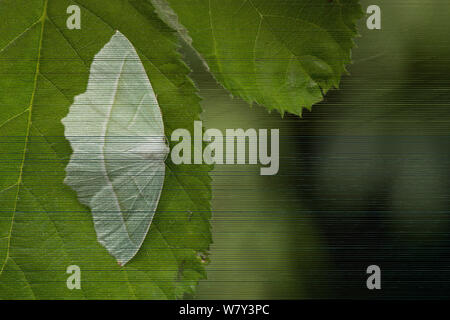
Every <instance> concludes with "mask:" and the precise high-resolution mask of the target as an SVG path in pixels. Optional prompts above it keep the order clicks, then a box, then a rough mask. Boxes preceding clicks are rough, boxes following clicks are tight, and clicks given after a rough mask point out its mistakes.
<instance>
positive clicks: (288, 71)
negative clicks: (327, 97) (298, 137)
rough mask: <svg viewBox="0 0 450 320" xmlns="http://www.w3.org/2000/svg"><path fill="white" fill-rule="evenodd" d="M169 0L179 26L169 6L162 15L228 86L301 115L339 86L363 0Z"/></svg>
mask: <svg viewBox="0 0 450 320" xmlns="http://www.w3.org/2000/svg"><path fill="white" fill-rule="evenodd" d="M151 1H152V2H154V3H155V5H157V6H158V7H161V5H160V3H161V0H151ZM167 1H168V3H169V4H170V6H171V8H172V9H173V11H174V12H175V13H176V14H177V15H178V21H176V19H174V17H173V14H172V15H170V14H169V13H168V9H167V7H164V8H160V9H159V10H158V13H159V14H160V15H161V16H163V19H164V20H165V21H167V22H168V23H171V24H172V27H174V28H176V29H177V30H183V29H182V28H181V27H180V26H179V24H181V25H182V26H183V27H185V28H186V29H187V30H188V31H189V36H190V38H192V45H193V47H194V48H195V49H196V50H197V51H198V52H199V53H200V55H201V56H202V57H203V58H204V59H205V60H206V62H207V64H208V66H209V68H210V69H211V71H212V73H213V74H214V76H215V77H216V79H217V80H218V81H219V82H220V83H221V84H222V85H223V86H224V87H225V88H227V89H228V90H229V91H230V92H231V93H232V94H233V95H238V96H240V97H242V98H243V99H244V100H246V101H247V102H249V103H253V102H257V103H259V104H261V105H264V106H266V107H267V108H268V109H269V110H273V109H275V110H278V111H279V112H280V113H281V114H284V112H285V111H287V112H290V113H294V114H298V115H301V113H302V109H303V108H306V109H311V106H312V105H313V104H315V103H317V102H319V101H321V100H322V99H323V95H324V94H325V93H326V92H327V91H328V90H329V89H331V88H333V87H335V88H337V87H338V85H339V81H340V77H341V75H342V73H344V72H345V66H346V65H347V64H348V63H350V61H351V60H350V52H351V48H352V47H353V45H354V43H353V40H352V39H353V37H355V36H356V34H357V32H356V27H355V22H356V20H357V19H358V18H360V17H361V16H362V11H361V8H360V6H359V4H358V0H333V1H329V0H296V1H286V0H227V1H223V0H167ZM184 38H185V39H186V37H185V36H184Z"/></svg>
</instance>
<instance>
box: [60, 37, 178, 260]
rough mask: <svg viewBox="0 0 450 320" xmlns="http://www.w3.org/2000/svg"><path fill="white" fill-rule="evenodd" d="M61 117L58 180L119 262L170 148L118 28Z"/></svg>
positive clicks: (130, 247) (132, 249) (137, 242)
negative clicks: (65, 143) (65, 146)
mask: <svg viewBox="0 0 450 320" xmlns="http://www.w3.org/2000/svg"><path fill="white" fill-rule="evenodd" d="M62 122H63V124H64V126H65V136H66V138H67V139H68V140H69V142H70V145H71V147H72V149H73V154H72V156H71V159H70V162H69V164H68V165H67V168H66V173H67V175H66V179H65V180H64V182H65V183H66V184H67V185H69V186H70V187H72V188H73V189H74V190H75V191H76V192H77V194H78V198H79V200H80V202H81V203H83V204H85V205H87V206H88V207H89V208H90V209H91V212H92V216H93V220H94V227H95V231H96V233H97V239H98V241H99V242H100V243H101V244H102V245H103V246H104V247H105V248H106V249H107V250H108V251H109V253H110V254H111V255H113V256H114V257H115V258H116V260H117V262H118V263H119V264H120V265H122V266H123V265H125V264H126V263H127V262H128V261H130V259H131V258H133V257H134V256H135V254H136V253H137V252H138V250H139V248H140V247H141V245H142V243H143V241H144V239H145V236H146V235H147V232H148V230H149V227H150V224H151V222H152V219H153V216H154V214H155V211H156V208H157V205H158V201H159V197H160V194H161V190H162V187H163V183H164V175H165V164H164V160H165V159H166V157H167V155H168V153H169V148H168V146H167V143H166V138H165V136H164V125H163V121H162V115H161V110H160V108H159V105H158V101H157V99H156V96H155V93H154V91H153V88H152V85H151V84H150V81H149V79H148V77H147V74H146V72H145V70H144V66H143V65H142V62H141V60H140V59H139V56H138V55H137V53H136V50H135V49H134V47H133V45H132V44H131V43H130V41H128V39H127V38H126V37H125V36H124V35H123V34H121V33H120V32H119V31H117V32H116V33H115V34H114V35H113V36H112V38H111V40H110V41H109V42H108V43H107V44H106V45H105V46H104V47H103V48H102V49H101V50H100V52H99V53H98V54H97V55H96V56H95V57H94V60H93V62H92V65H91V69H90V75H89V81H88V85H87V90H86V92H85V93H83V94H80V95H78V96H76V97H75V100H74V103H73V104H72V105H71V106H70V109H69V113H68V115H67V117H65V118H64V119H63V120H62Z"/></svg>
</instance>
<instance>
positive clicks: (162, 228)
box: [0, 0, 211, 299]
mask: <svg viewBox="0 0 450 320" xmlns="http://www.w3.org/2000/svg"><path fill="white" fill-rule="evenodd" d="M71 4H75V5H79V6H80V8H81V17H82V20H81V30H68V29H67V27H66V19H67V17H68V14H66V9H67V7H68V6H69V5H71ZM153 12H154V8H153V7H152V6H151V5H150V4H149V3H147V2H145V1H143V0H142V1H141V0H134V1H125V0H109V1H98V0H96V1H94V0H91V1H89V0H77V1H65V0H2V1H0V75H1V76H0V110H1V111H0V142H1V143H0V153H1V154H2V157H1V160H0V206H1V216H0V298H6V299H13V298H16V299H19V298H22V299H23V298H38V299H39V298H41V299H42V298H47V299H59V298H71V299H77V298H89V299H103V298H112V299H117V298H147V299H150V298H158V299H159V298H161V299H164V298H177V297H181V296H182V295H183V294H184V293H186V292H188V293H189V292H192V290H193V287H194V286H195V284H196V282H197V281H198V280H199V279H201V278H203V277H204V276H205V275H204V269H203V267H204V266H203V264H204V260H205V259H204V257H203V253H204V252H205V251H206V250H207V249H208V246H209V244H210V242H211V237H210V231H209V222H208V220H209V216H210V206H209V199H210V186H209V184H210V178H209V176H208V171H209V170H210V168H209V167H207V166H188V165H182V166H175V165H173V164H172V163H171V162H170V159H169V160H167V161H166V165H167V168H166V169H167V173H166V178H165V182H164V188H163V191H162V194H161V199H160V202H159V205H158V210H157V212H156V214H155V217H154V220H153V223H152V225H151V228H150V230H149V233H148V235H147V238H146V240H145V241H144V243H143V245H142V247H141V249H140V251H139V252H138V254H137V255H136V256H135V257H134V258H133V260H131V261H130V262H129V263H128V264H127V265H126V266H125V267H120V266H118V264H117V262H116V261H115V259H114V258H113V257H112V256H110V255H109V254H108V252H107V251H106V250H105V249H104V248H103V247H102V246H101V245H100V244H99V243H98V242H97V239H96V234H95V231H94V225H93V222H92V216H91V213H90V212H89V210H88V208H87V207H85V206H83V205H81V204H80V203H79V201H78V200H77V196H76V194H75V192H74V191H73V190H71V189H70V188H69V187H67V186H66V185H64V183H63V179H64V176H65V172H64V168H65V167H66V165H67V162H68V159H69V157H70V154H71V152H72V151H71V149H70V146H69V143H68V142H67V141H66V140H65V138H64V129H63V125H62V124H61V119H62V118H63V117H65V116H66V115H67V112H68V108H69V106H70V104H71V103H72V102H73V98H74V96H75V95H78V94H80V93H82V92H84V91H85V90H86V85H87V80H88V74H89V66H90V63H91V62H92V59H93V57H94V55H95V54H96V53H97V52H98V51H99V50H100V48H102V47H103V46H104V45H105V43H106V42H107V41H108V40H109V39H110V38H111V36H112V35H113V34H114V32H115V30H116V29H118V30H120V31H121V32H122V33H123V34H124V35H126V36H127V38H128V39H129V40H130V41H131V42H132V43H133V45H134V46H135V47H136V49H137V52H138V54H139V56H140V58H141V60H142V62H143V64H144V67H145V70H146V72H147V75H148V77H149V79H150V81H151V83H152V85H153V88H154V90H155V93H156V94H157V95H158V101H159V103H160V107H161V110H162V113H163V118H164V125H165V133H166V136H168V137H170V134H171V132H172V131H173V130H174V129H176V128H187V129H189V130H193V127H192V126H193V122H194V120H196V119H198V115H199V113H200V111H201V109H200V107H199V98H198V97H197V95H196V90H195V87H194V86H193V84H192V82H191V81H190V80H189V79H188V78H187V77H186V75H187V73H188V72H189V70H188V69H187V67H186V66H185V65H184V64H183V63H182V62H181V61H180V59H179V56H178V55H177V53H176V48H177V45H176V42H175V41H176V37H175V36H174V35H173V34H172V32H171V31H170V30H169V29H168V28H167V27H166V25H165V24H163V23H161V21H160V20H158V18H157V17H156V16H155V14H154V13H153ZM69 265H78V266H79V267H80V268H81V290H69V289H67V287H66V279H67V277H68V275H67V274H66V268H67V267H68V266H69Z"/></svg>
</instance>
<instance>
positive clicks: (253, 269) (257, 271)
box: [182, 0, 450, 299]
mask: <svg viewBox="0 0 450 320" xmlns="http://www.w3.org/2000/svg"><path fill="white" fill-rule="evenodd" d="M371 4H377V5H379V6H380V7H381V11H382V30H368V29H367V28H366V20H365V19H363V20H361V21H360V23H359V31H360V34H361V37H360V38H357V39H356V43H357V48H355V49H354V50H353V61H354V63H353V64H352V65H351V66H349V67H348V70H349V72H350V75H349V76H344V77H343V79H342V82H341V86H340V89H339V90H334V91H331V92H330V93H329V94H328V95H327V96H326V99H325V101H324V102H323V103H320V104H318V105H316V106H314V107H313V111H312V112H305V114H304V116H303V118H298V117H296V116H289V115H288V116H286V117H285V118H284V119H281V117H280V116H279V114H276V113H273V114H268V113H267V112H266V111H265V109H264V108H261V107H259V106H253V107H251V108H250V107H249V106H248V105H247V104H246V103H245V102H243V101H241V100H240V99H237V98H232V97H230V96H229V94H228V93H227V92H226V91H225V90H224V89H222V88H221V87H220V86H219V85H218V84H217V83H216V82H215V80H214V79H212V78H211V76H210V75H209V73H207V71H206V70H205V68H204V66H203V65H202V63H201V61H200V60H199V59H198V58H197V57H196V56H195V54H194V53H193V52H192V51H191V50H190V49H189V48H187V47H186V46H185V47H183V48H182V53H183V54H184V55H185V56H186V58H187V60H188V62H189V65H190V66H191V67H192V68H193V70H194V71H193V74H192V77H193V78H194V80H195V82H196V83H197V85H198V87H199V88H200V91H201V92H200V94H201V96H202V97H203V99H204V100H203V103H202V105H203V108H204V110H205V111H204V113H203V117H202V118H203V121H204V126H206V127H208V128H219V129H225V128H243V129H248V128H256V129H257V128H279V129H280V171H279V173H278V175H276V176H260V175H259V166H251V165H243V166H227V165H218V166H216V168H215V170H214V172H213V174H212V176H213V219H212V227H213V240H214V244H213V245H212V246H211V254H210V259H211V263H210V264H209V266H208V279H207V280H204V281H202V282H201V283H200V285H199V287H198V290H197V295H196V296H195V298H198V299H299V298H442V297H450V290H449V288H450V287H449V284H450V283H449V279H450V256H449V249H450V247H449V241H450V237H449V232H450V225H449V221H450V220H449V192H448V190H449V185H450V183H449V182H450V179H449V178H450V175H449V164H450V163H449V162H450V160H449V159H450V153H449V147H450V123H449V122H450V109H449V105H450V36H449V31H450V19H449V17H450V3H449V2H448V1H445V0H424V1H406V0H395V1H392V0H390V1H362V6H363V9H364V11H365V9H366V8H367V7H368V6H369V5H371ZM371 264H376V265H379V266H380V268H381V272H382V289H381V290H378V291H369V290H367V288H366V278H367V275H366V268H367V266H369V265H371Z"/></svg>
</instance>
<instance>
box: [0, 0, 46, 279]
mask: <svg viewBox="0 0 450 320" xmlns="http://www.w3.org/2000/svg"><path fill="white" fill-rule="evenodd" d="M47 5H48V0H44V7H43V10H42V15H41V17H40V18H39V20H38V21H39V22H40V23H41V24H42V26H41V32H40V36H39V46H38V56H37V60H36V69H35V72H34V83H33V91H32V93H31V98H30V103H29V106H28V112H29V113H28V121H27V131H26V135H25V142H24V148H23V156H22V162H21V164H20V169H19V177H18V178H17V183H16V184H17V192H16V196H15V199H14V208H13V213H12V216H11V226H10V228H9V234H8V245H7V247H6V255H5V259H4V261H3V265H2V268H1V269H0V276H1V275H2V274H3V270H4V269H5V266H6V264H7V263H8V259H9V255H10V251H11V235H12V231H13V226H14V219H15V216H16V211H17V203H18V200H19V193H20V190H21V184H22V176H23V168H24V165H25V158H26V154H27V148H28V139H29V135H30V129H31V120H32V119H31V116H32V113H33V104H34V98H35V95H36V89H37V81H38V77H39V68H40V61H41V53H42V43H43V38H44V30H45V21H46V19H47ZM33 25H34V24H33ZM29 28H30V27H29ZM29 28H28V29H29ZM28 29H26V30H25V31H24V32H26V31H27V30H28ZM24 32H23V33H24Z"/></svg>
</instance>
